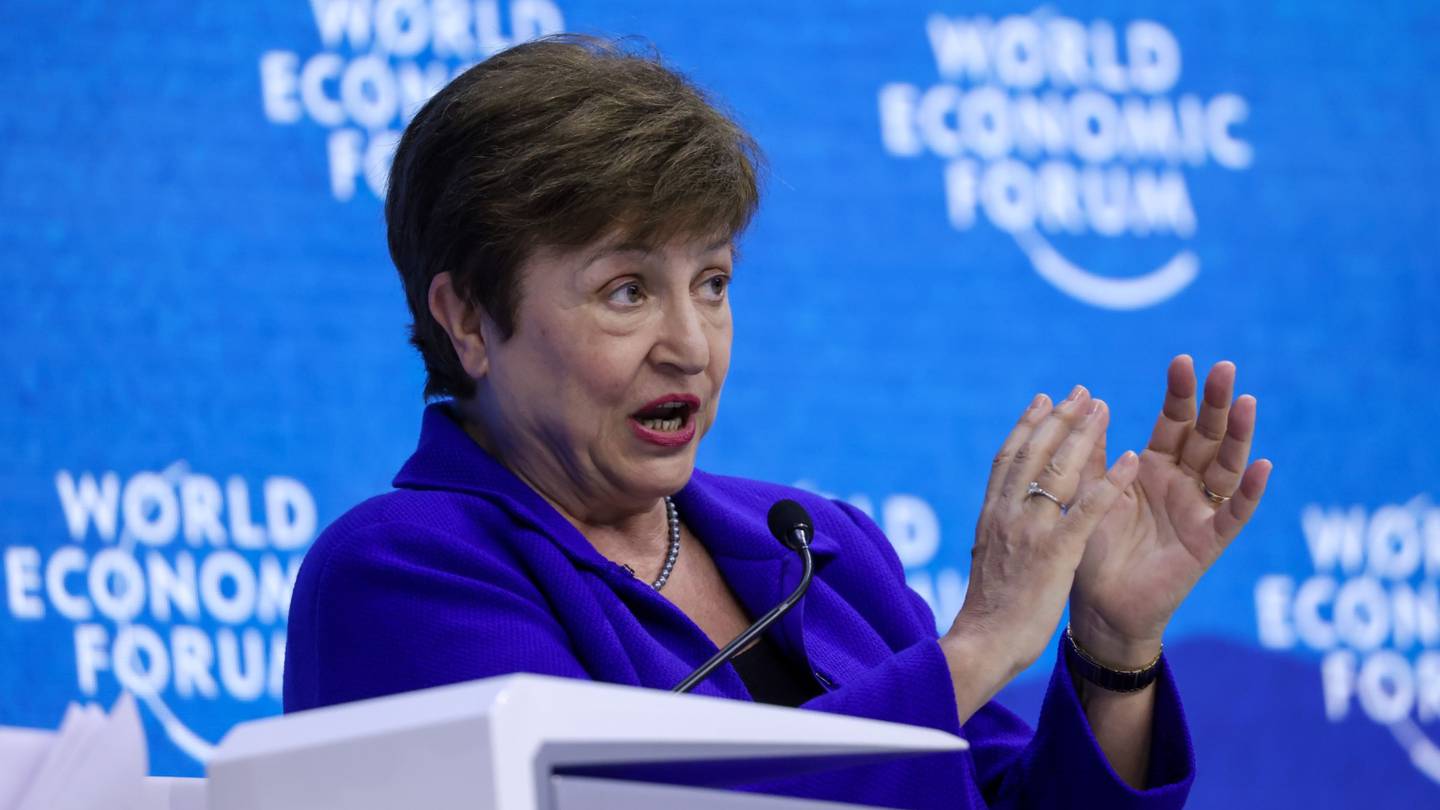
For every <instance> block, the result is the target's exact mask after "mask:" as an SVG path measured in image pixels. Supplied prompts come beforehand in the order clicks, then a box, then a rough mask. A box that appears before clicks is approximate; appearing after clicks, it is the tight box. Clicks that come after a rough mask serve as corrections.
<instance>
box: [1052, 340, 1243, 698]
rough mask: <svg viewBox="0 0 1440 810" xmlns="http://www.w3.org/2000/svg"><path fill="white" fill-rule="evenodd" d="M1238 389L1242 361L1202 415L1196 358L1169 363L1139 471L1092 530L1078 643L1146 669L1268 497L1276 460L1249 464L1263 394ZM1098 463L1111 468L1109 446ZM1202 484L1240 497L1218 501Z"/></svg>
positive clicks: (1081, 572)
mask: <svg viewBox="0 0 1440 810" xmlns="http://www.w3.org/2000/svg"><path fill="white" fill-rule="evenodd" d="M1234 387H1235V366H1234V365H1233V364H1231V363H1228V362H1225V363H1219V364H1217V365H1216V366H1215V367H1214V368H1213V369H1211V371H1210V374H1209V376H1208V377H1207V378H1206V380H1205V396H1204V401H1203V402H1202V403H1201V404H1200V409H1199V414H1198V418H1197V414H1196V407H1195V405H1196V403H1195V394H1196V380H1195V369H1194V362H1193V361H1192V360H1191V359H1190V357H1188V356H1186V355H1181V356H1179V357H1177V358H1175V359H1174V360H1172V361H1171V362H1170V369H1169V374H1168V390H1167V391H1166V394H1165V404H1164V407H1163V409H1162V410H1161V413H1160V417H1159V419H1158V420H1157V421H1156V423H1155V430H1154V432H1153V433H1152V434H1151V436H1150V445H1149V447H1147V448H1146V450H1145V451H1144V452H1143V453H1141V454H1140V473H1139V475H1138V476H1137V477H1136V479H1135V482H1134V483H1133V484H1131V485H1130V487H1129V488H1128V489H1127V490H1126V491H1125V493H1124V495H1123V496H1122V497H1121V499H1120V500H1118V501H1116V503H1115V505H1114V506H1113V507H1112V508H1111V510H1110V512H1109V514H1107V515H1106V517H1105V519H1104V520H1103V521H1102V522H1101V524H1100V527H1099V528H1098V529H1096V531H1095V533H1094V534H1093V535H1091V536H1090V539H1089V542H1088V543H1087V545H1086V548H1085V554H1084V557H1083V558H1082V559H1081V562H1080V567H1079V569H1078V570H1077V571H1076V572H1075V582H1074V585H1073V586H1072V588H1071V592H1070V625H1071V631H1072V633H1073V635H1074V636H1075V639H1076V643H1077V644H1079V645H1080V646H1081V647H1083V648H1084V649H1085V650H1087V651H1088V652H1090V653H1091V654H1092V655H1094V656H1095V657H1096V658H1098V659H1099V660H1101V661H1102V662H1103V663H1106V664H1108V665H1110V666H1112V667H1117V668H1124V669H1131V668H1137V667H1140V666H1143V665H1144V664H1146V663H1147V662H1149V661H1150V660H1151V659H1153V658H1154V657H1155V655H1157V654H1158V653H1159V651H1160V639H1161V636H1162V635H1163V634H1164V631H1165V626H1166V625H1167V624H1168V623H1169V621H1170V616H1171V615H1172V614H1173V613H1174V612H1175V609H1176V608H1177V607H1179V605H1180V603H1181V602H1182V601H1183V600H1184V599H1185V597H1186V596H1187V595H1188V594H1189V593H1190V590H1191V588H1193V587H1194V586H1195V583H1196V582H1197V581H1198V580H1199V579H1200V576H1201V575H1202V574H1204V573H1205V571H1206V570H1207V569H1208V568H1209V567H1210V566H1211V564H1213V563H1214V562H1215V560H1216V559H1217V558H1218V557H1219V556H1220V554H1221V553H1222V552H1223V551H1224V550H1225V548H1226V547H1227V546H1229V545H1230V542H1231V541H1232V540H1234V539H1235V536H1236V535H1238V534H1239V533H1240V530H1241V529H1242V528H1243V527H1244V526H1245V523H1246V522H1247V521H1248V520H1249V519H1250V516H1251V515H1252V514H1254V512H1255V507H1256V506H1257V505H1258V504H1259V503H1260V497H1261V495H1263V494H1264V492H1265V483H1266V481H1267V479H1268V478H1269V477H1270V470H1271V465H1270V462H1269V461H1265V460H1261V461H1256V462H1255V463H1253V464H1249V465H1248V466H1247V461H1248V459H1249V457H1250V442H1251V438H1252V436H1253V435H1254V431H1255V398H1254V397H1251V396H1248V395H1247V396H1242V397H1240V398H1239V399H1236V400H1234V401H1233V402H1232V401H1231V397H1232V396H1233V391H1234ZM1090 465H1091V470H1090V473H1089V474H1090V475H1095V474H1098V475H1104V474H1105V450H1104V447H1103V446H1101V447H1098V448H1097V449H1096V451H1095V455H1094V457H1093V458H1092V459H1091V462H1090ZM1097 471H1098V472H1097ZM1202 483H1203V485H1204V486H1205V487H1208V488H1209V490H1210V492H1212V493H1215V494H1216V495H1217V496H1231V497H1230V498H1229V500H1226V501H1224V502H1221V503H1216V502H1215V501H1213V500H1212V499H1211V498H1210V497H1209V496H1208V495H1207V494H1206V492H1205V490H1204V489H1203V488H1202Z"/></svg>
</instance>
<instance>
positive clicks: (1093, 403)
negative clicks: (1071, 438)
mask: <svg viewBox="0 0 1440 810" xmlns="http://www.w3.org/2000/svg"><path fill="white" fill-rule="evenodd" d="M1104 404H1105V400H1103V399H1092V400H1090V410H1088V411H1086V412H1085V413H1086V415H1087V416H1094V415H1095V414H1097V413H1100V406H1101V405H1104Z"/></svg>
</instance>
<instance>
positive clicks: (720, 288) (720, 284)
mask: <svg viewBox="0 0 1440 810" xmlns="http://www.w3.org/2000/svg"><path fill="white" fill-rule="evenodd" d="M729 286H730V277H729V276H726V275H720V274H717V275H713V276H711V277H710V278H707V279H705V282H704V283H703V284H702V285H701V290H702V291H703V292H704V293H705V294H706V295H707V296H709V297H711V298H714V299H717V300H718V299H720V298H724V297H725V290H726V289H727V288H728V287H729Z"/></svg>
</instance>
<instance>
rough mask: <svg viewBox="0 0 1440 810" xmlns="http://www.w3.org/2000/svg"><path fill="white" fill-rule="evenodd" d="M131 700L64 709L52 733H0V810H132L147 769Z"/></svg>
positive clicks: (142, 735) (126, 696) (142, 738)
mask: <svg viewBox="0 0 1440 810" xmlns="http://www.w3.org/2000/svg"><path fill="white" fill-rule="evenodd" d="M147 763H148V757H147V755H146V751H145V733H144V730H143V729H142V728H141V726H140V714H139V712H138V710H137V709H136V706H135V698H134V697H133V696H131V695H130V694H129V693H128V692H127V693H125V694H123V695H121V696H120V699H119V700H117V701H116V702H115V706H114V708H113V709H111V711H110V714H109V715H108V716H107V715H106V714H105V713H104V712H103V711H101V709H100V707H99V706H96V705H94V704H89V705H86V706H84V707H80V706H76V705H75V704H73V703H72V704H70V706H69V707H67V708H66V710H65V716H64V718H63V719H62V720H61V722H60V730H59V731H58V732H36V731H30V730H26V729H0V810H12V809H13V810H101V809H102V808H104V809H105V810H109V809H110V808H133V807H135V805H136V803H137V801H138V799H139V798H140V790H141V785H142V784H143V781H144V778H145V771H146V769H147V767H148V764H147Z"/></svg>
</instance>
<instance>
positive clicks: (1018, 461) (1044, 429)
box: [999, 385, 1090, 503]
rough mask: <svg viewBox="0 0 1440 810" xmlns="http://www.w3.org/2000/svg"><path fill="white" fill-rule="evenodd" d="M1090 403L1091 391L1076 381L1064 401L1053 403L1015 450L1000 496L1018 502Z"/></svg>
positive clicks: (1005, 499)
mask: <svg viewBox="0 0 1440 810" xmlns="http://www.w3.org/2000/svg"><path fill="white" fill-rule="evenodd" d="M1089 406H1090V392H1089V391H1086V390H1085V388H1084V386H1080V385H1077V386H1075V388H1074V389H1073V390H1071V391H1070V396H1069V397H1066V399H1065V401H1064V402H1061V403H1060V404H1059V405H1056V406H1055V408H1054V410H1052V411H1051V412H1050V415H1049V416H1046V417H1045V419H1044V421H1042V422H1041V423H1040V424H1039V425H1038V426H1037V427H1036V428H1035V431H1034V432H1033V433H1031V434H1030V437H1029V438H1028V439H1026V440H1025V442H1024V444H1022V445H1020V447H1019V448H1018V449H1017V450H1016V451H1015V458H1014V459H1013V460H1012V462H1011V464H1010V469H1009V471H1007V472H1006V474H1005V483H1004V484H1002V485H1001V489H1000V496H999V497H1000V499H1001V500H1004V501H1009V502H1011V503H1018V501H1019V500H1020V499H1023V498H1024V497H1025V490H1026V489H1027V488H1028V487H1029V486H1030V482H1031V481H1034V480H1035V479H1036V477H1037V476H1038V475H1039V474H1040V469H1041V468H1042V467H1044V466H1045V463H1046V462H1048V461H1049V460H1050V457H1051V456H1053V455H1054V454H1055V449H1056V448H1058V447H1059V446H1060V443H1061V442H1062V441H1064V440H1065V437H1066V436H1069V435H1070V432H1071V431H1072V430H1074V429H1075V425H1076V424H1077V423H1078V422H1079V421H1080V419H1082V418H1083V417H1084V416H1085V413H1086V411H1087V410H1088V409H1089Z"/></svg>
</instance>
